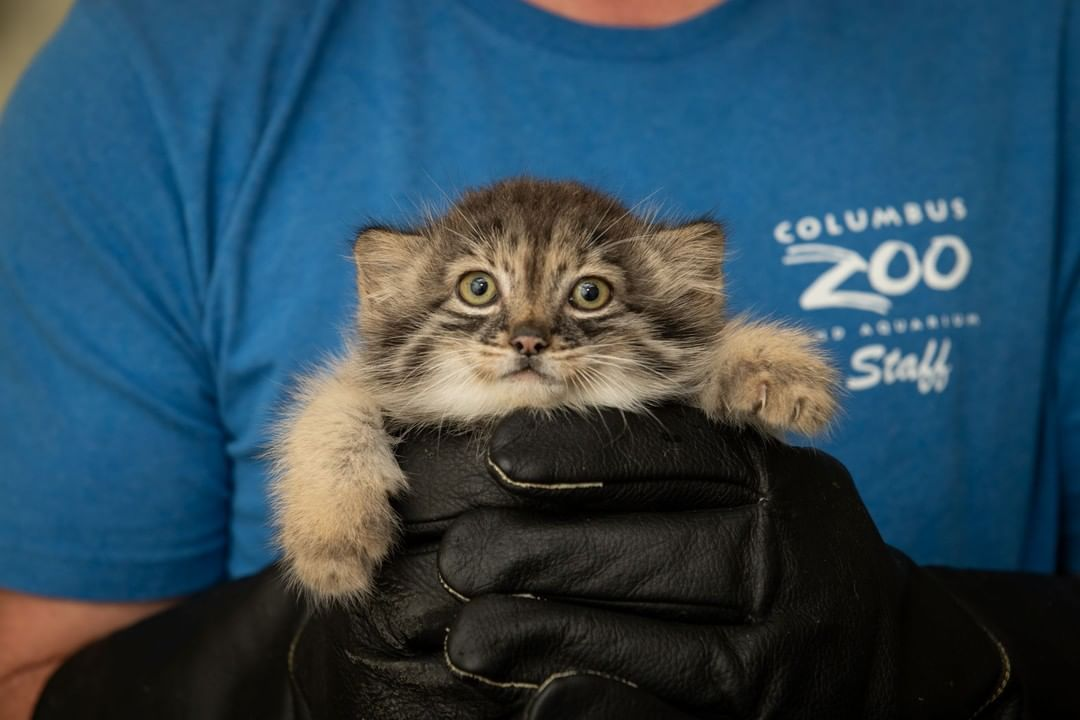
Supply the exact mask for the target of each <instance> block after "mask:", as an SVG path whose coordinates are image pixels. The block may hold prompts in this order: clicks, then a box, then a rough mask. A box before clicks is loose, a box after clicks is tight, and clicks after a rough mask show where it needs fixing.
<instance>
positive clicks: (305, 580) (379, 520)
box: [272, 359, 405, 601]
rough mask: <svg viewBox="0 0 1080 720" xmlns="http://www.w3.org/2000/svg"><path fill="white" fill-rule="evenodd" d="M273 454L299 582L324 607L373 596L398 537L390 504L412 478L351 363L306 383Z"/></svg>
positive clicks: (279, 505)
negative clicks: (380, 570) (379, 571)
mask: <svg viewBox="0 0 1080 720" xmlns="http://www.w3.org/2000/svg"><path fill="white" fill-rule="evenodd" d="M273 455H274V478H273V486H272V498H273V504H274V510H275V516H276V520H277V528H278V542H279V544H280V546H281V548H282V550H283V552H284V559H285V563H286V566H287V568H288V571H289V574H290V575H291V577H292V578H293V579H294V580H295V581H296V582H297V583H298V584H299V585H300V586H301V587H303V588H304V589H305V590H307V591H308V592H309V593H310V594H311V595H312V596H314V597H315V599H316V600H320V601H323V600H334V599H339V600H348V599H355V598H359V597H362V596H364V595H366V594H368V593H369V592H370V591H371V588H372V576H373V575H374V573H375V570H376V569H377V568H378V565H379V563H380V562H381V561H382V560H383V559H384V558H385V557H386V555H387V554H388V553H389V552H390V549H391V548H392V546H393V543H394V540H395V539H396V536H397V529H398V520H397V517H396V515H395V514H394V511H393V509H392V508H391V506H390V498H391V497H392V496H393V495H395V494H396V493H398V492H400V491H401V490H402V489H404V487H405V476H404V474H403V473H402V471H401V468H399V467H398V464H397V461H396V460H395V458H394V454H393V450H392V441H391V439H390V437H389V436H388V435H387V433H386V431H385V429H384V428H383V421H382V413H381V411H380V408H379V407H378V406H377V405H376V404H375V402H374V401H373V399H372V398H371V397H370V395H369V394H368V393H367V392H366V391H365V387H364V383H363V380H362V379H361V377H360V373H358V372H356V370H355V369H354V368H352V367H351V366H350V364H349V360H348V359H346V360H344V361H341V362H340V363H338V364H337V365H336V366H334V367H332V368H330V369H329V370H328V371H326V372H324V373H323V374H320V375H317V376H315V377H312V378H309V379H308V380H307V381H306V382H305V383H304V385H303V386H302V387H301V390H300V393H299V395H298V397H297V402H296V405H295V410H294V411H293V412H292V414H291V415H290V416H289V417H288V418H286V420H285V421H284V422H283V423H282V425H281V426H280V428H279V432H278V434H277V438H276V442H275V447H274V451H273Z"/></svg>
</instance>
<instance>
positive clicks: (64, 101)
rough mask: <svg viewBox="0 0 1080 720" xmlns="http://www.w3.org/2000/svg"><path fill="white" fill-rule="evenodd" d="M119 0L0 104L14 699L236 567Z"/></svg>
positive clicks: (3, 553)
mask: <svg viewBox="0 0 1080 720" xmlns="http://www.w3.org/2000/svg"><path fill="white" fill-rule="evenodd" d="M121 5H122V4H120V3H80V4H79V5H78V6H76V7H75V8H74V9H73V10H72V13H71V15H70V16H69V17H68V19H67V21H66V22H65V24H64V26H63V27H62V28H61V29H60V31H59V33H58V34H57V36H56V37H55V38H54V39H53V40H52V41H51V42H50V43H49V44H48V45H47V47H46V48H45V49H44V50H43V51H42V53H41V54H40V55H39V57H38V58H37V59H36V60H35V62H34V63H33V64H32V66H31V67H30V69H29V70H28V72H27V74H26V75H25V76H24V78H23V80H22V82H21V83H20V86H19V88H18V89H17V90H16V92H15V93H14V95H13V96H12V98H11V100H10V102H9V104H8V105H7V106H6V107H5V109H4V113H3V115H2V117H0V397H2V398H3V402H2V403H0V468H2V470H0V497H2V498H3V501H2V502H0V588H2V589H3V591H2V594H0V638H2V639H0V717H4V718H8V717H16V718H20V717H27V716H28V714H29V712H30V707H31V706H32V704H33V702H34V699H35V697H36V694H37V692H38V691H39V690H40V687H41V685H42V683H43V682H44V681H45V679H46V678H47V676H48V675H49V674H50V672H51V671H52V670H53V669H54V668H55V667H56V666H57V665H58V664H59V663H60V662H61V661H62V660H63V659H64V658H65V657H67V656H69V655H70V654H72V653H73V652H75V651H76V650H77V649H78V648H80V647H82V646H83V645H85V644H87V643H89V642H90V641H92V640H94V639H95V638H97V637H100V636H102V635H105V634H108V633H109V632H112V631H113V630H116V629H117V628H120V627H123V626H126V625H129V624H131V623H133V622H135V621H137V620H139V619H141V618H143V617H144V616H146V615H148V614H150V613H153V612H155V611H157V610H159V609H161V608H163V607H165V606H166V605H167V604H168V601H166V600H162V599H163V598H173V597H179V596H183V595H186V594H188V593H191V592H194V591H196V590H198V589H200V588H203V587H206V586H208V585H210V584H213V583H214V582H218V581H220V580H221V579H222V578H223V576H224V574H225V553H226V549H227V546H228V539H227V534H228V533H227V523H228V499H227V498H228V484H227V480H228V478H227V461H226V457H225V453H224V450H223V432H222V430H221V428H220V427H219V424H218V420H217V413H216V409H215V398H214V393H213V385H212V382H210V380H209V378H208V377H207V376H206V373H207V372H208V366H209V362H208V359H207V357H206V356H205V353H204V352H203V348H202V347H201V344H200V326H199V317H200V308H199V303H198V300H197V298H198V295H197V293H198V289H197V286H196V284H195V281H194V280H193V275H192V262H193V256H192V254H191V252H190V248H189V246H188V242H189V241H190V240H191V236H190V233H188V232H187V231H186V230H185V222H188V221H191V220H192V219H194V216H192V215H190V214H188V215H187V216H186V217H185V213H186V212H187V209H186V208H185V207H184V202H185V200H184V198H183V197H182V196H181V195H180V194H179V193H178V192H177V188H176V186H175V182H176V180H177V177H178V171H177V168H175V167H174V166H173V165H172V164H171V162H170V158H172V157H175V154H174V149H173V148H170V147H169V140H168V138H166V137H164V136H163V134H162V131H161V127H160V125H159V123H158V117H157V115H156V114H155V112H154V110H153V109H152V108H150V107H149V106H148V104H149V102H150V97H149V96H150V94H151V93H148V92H147V87H146V85H145V82H146V81H147V77H146V76H147V75H149V74H150V73H147V72H146V71H147V68H146V67H145V64H144V63H142V62H141V61H140V60H138V59H137V58H136V57H135V56H134V55H133V53H135V52H137V47H138V45H137V42H136V41H135V40H134V39H133V37H132V35H131V34H130V30H131V29H130V27H127V26H126V25H125V23H124V22H122V18H121V17H120V11H121ZM140 73H142V76H140Z"/></svg>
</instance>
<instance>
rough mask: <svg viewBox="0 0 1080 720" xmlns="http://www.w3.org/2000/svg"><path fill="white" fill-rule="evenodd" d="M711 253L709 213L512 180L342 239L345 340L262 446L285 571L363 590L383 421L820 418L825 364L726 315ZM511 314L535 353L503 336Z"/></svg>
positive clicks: (828, 389)
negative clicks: (664, 213)
mask: <svg viewBox="0 0 1080 720" xmlns="http://www.w3.org/2000/svg"><path fill="white" fill-rule="evenodd" d="M723 254H724V235H723V232H722V230H721V228H720V227H719V226H718V225H716V224H715V223H713V222H709V221H700V222H692V223H689V224H683V225H671V224H664V223H658V222H649V221H647V220H646V219H643V218H640V217H637V216H635V215H634V214H633V213H632V212H631V211H630V210H628V209H627V208H626V207H624V206H623V205H622V204H620V203H619V202H618V201H617V200H615V199H613V198H611V197H609V196H607V195H604V194H602V193H599V192H596V191H594V190H591V189H589V188H586V187H584V186H582V185H579V184H577V183H571V182H548V181H538V180H531V179H515V180H508V181H504V182H500V183H498V184H496V185H493V186H490V187H487V188H484V189H480V190H474V191H471V192H468V193H466V194H465V195H464V196H463V197H462V198H461V199H460V200H459V201H458V202H457V203H456V204H455V205H454V206H453V207H452V208H451V209H450V210H449V211H448V212H447V213H446V214H444V215H442V216H441V217H436V218H433V219H431V220H430V221H429V222H427V223H426V224H424V225H422V226H420V227H417V228H414V229H412V230H407V231H400V230H391V229H387V228H371V229H368V230H366V231H364V232H362V233H361V234H360V236H359V237H358V239H357V241H356V247H355V256H356V266H357V276H358V284H359V288H360V310H359V318H358V319H359V329H360V337H361V338H362V342H361V343H359V344H355V345H353V346H352V347H350V349H349V350H348V352H347V353H346V354H345V356H344V357H342V358H341V359H340V360H338V361H337V362H336V363H334V364H333V365H331V366H330V367H327V368H326V369H325V370H324V371H323V372H321V373H319V374H317V375H315V376H313V377H310V378H308V379H307V380H306V381H305V382H304V383H303V385H302V387H301V390H300V392H299V394H298V397H297V399H296V402H295V405H294V407H293V411H292V413H291V414H290V415H289V416H288V417H287V418H286V419H285V421H284V422H283V423H282V425H281V427H280V432H279V434H278V437H277V442H276V444H275V449H274V459H275V463H274V466H275V473H274V482H273V497H274V507H275V510H276V517H277V522H278V526H279V541H280V544H281V547H282V549H283V551H284V556H285V560H286V564H287V566H288V568H289V570H290V572H291V574H292V576H293V578H294V579H295V580H296V581H297V582H298V583H299V584H300V585H301V586H302V587H303V588H305V589H306V590H307V591H309V592H310V593H311V594H312V595H313V596H314V597H315V598H317V599H322V600H325V599H352V598H357V597H362V596H364V595H365V594H366V593H368V592H370V590H371V586H372V575H373V573H374V571H375V569H376V568H377V566H378V564H379V563H380V562H381V561H382V560H383V559H384V558H385V557H386V555H387V553H388V552H389V551H390V549H391V547H392V545H393V542H394V540H395V535H396V527H397V521H396V518H395V516H394V513H393V511H392V509H391V507H390V498H391V497H392V496H393V495H395V494H396V493H398V492H400V491H401V490H402V489H403V488H404V487H405V477H404V475H403V474H402V472H401V470H400V468H399V467H398V465H397V463H396V462H395V460H394V453H393V449H392V440H391V437H390V435H389V434H388V432H387V427H388V426H389V427H390V428H394V427H398V426H407V425H417V424H443V425H447V424H449V425H452V426H459V427H468V426H471V425H475V424H477V423H483V422H486V421H491V420H494V419H497V418H499V417H500V416H503V415H506V414H508V413H510V412H512V411H514V410H517V409H519V408H543V409H553V408H569V409H585V408H593V407H613V408H622V409H626V410H638V409H642V408H644V407H647V406H648V405H650V404H653V403H656V402H659V401H661V400H681V401H684V402H687V403H690V404H694V405H697V406H698V407H700V408H701V409H703V410H704V411H705V412H706V413H707V414H708V415H710V416H711V417H713V418H717V419H720V420H725V421H730V422H733V423H738V424H753V425H756V426H758V427H761V428H762V429H763V430H765V431H768V432H784V431H788V430H794V431H798V432H800V433H803V434H811V433H814V432H817V431H819V430H821V429H822V428H824V427H825V426H826V424H827V423H828V422H829V420H830V418H831V417H832V416H833V413H834V411H835V408H836V405H835V389H836V383H837V374H836V372H835V370H834V369H833V368H832V367H831V366H830V365H829V364H828V363H827V362H826V360H825V358H824V357H823V355H822V353H821V351H820V350H819V349H818V347H817V345H816V344H815V342H814V341H813V339H812V338H811V337H810V336H809V335H808V334H807V333H806V332H804V331H801V330H798V329H795V328H791V327H785V326H781V325H776V324H766V323H759V322H750V321H746V320H741V319H728V318H727V317H726V315H725V305H724V279H723V274H722V271H721V261H722V259H723ZM472 271H485V272H487V273H489V274H490V277H491V278H493V279H494V282H495V285H496V287H497V291H498V297H497V298H496V299H495V300H494V301H493V302H491V303H490V304H489V305H486V306H482V307H476V306H473V305H470V304H468V303H466V302H465V301H464V300H463V299H462V297H461V296H460V294H459V293H460V291H459V282H460V280H461V278H462V277H463V275H465V274H466V273H469V272H472ZM586 277H592V278H601V279H602V280H605V281H606V282H607V283H608V284H609V285H610V287H611V289H612V292H611V299H610V301H609V302H608V304H607V305H605V306H604V307H602V308H601V309H599V310H583V309H579V308H577V307H575V306H573V305H571V304H570V303H569V302H568V298H569V297H570V295H571V292H572V291H573V290H574V288H575V285H576V283H578V282H579V281H580V280H581V279H582V278H586ZM523 327H525V328H528V329H529V331H530V332H531V333H532V334H533V335H536V336H538V337H541V339H542V340H543V342H546V343H547V345H546V347H544V348H543V349H542V351H541V352H539V353H535V354H531V355H525V354H523V353H522V352H521V348H516V347H515V346H514V345H513V340H514V337H513V335H514V334H517V333H520V332H521V328H523ZM523 368H531V369H532V371H531V372H524V373H522V372H519V371H521V370H522V369H523Z"/></svg>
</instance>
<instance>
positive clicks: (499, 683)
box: [443, 628, 638, 692]
mask: <svg viewBox="0 0 1080 720" xmlns="http://www.w3.org/2000/svg"><path fill="white" fill-rule="evenodd" d="M443 660H444V661H445V662H446V667H448V668H449V669H450V672H452V673H453V674H454V675H457V676H458V677H463V678H469V679H470V680H475V681H477V682H480V683H483V684H485V685H491V686H492V687H498V688H519V689H524V690H536V691H538V692H539V691H540V690H543V689H544V688H546V687H547V686H548V685H550V684H551V683H553V682H555V681H556V680H560V679H562V678H567V677H574V676H575V675H594V676H596V677H601V678H605V679H607V680H614V681H615V682H620V683H622V684H623V685H627V686H629V687H632V688H637V687H638V685H637V683H635V682H633V681H631V680H627V679H626V678H624V677H619V676H618V675H612V674H611V673H606V672H601V671H600V670H564V671H562V672H557V673H552V674H551V675H548V676H547V678H546V679H545V680H544V682H542V683H533V682H525V681H515V680H492V679H491V678H489V677H487V676H486V675H480V674H479V673H471V672H469V671H467V670H462V669H461V668H459V667H458V666H457V665H455V664H454V661H453V660H451V659H450V628H447V629H446V635H445V636H444V637H443Z"/></svg>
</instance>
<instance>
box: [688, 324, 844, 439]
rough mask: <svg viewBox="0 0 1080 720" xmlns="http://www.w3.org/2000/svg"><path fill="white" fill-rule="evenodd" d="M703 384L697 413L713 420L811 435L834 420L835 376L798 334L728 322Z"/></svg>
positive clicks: (804, 335)
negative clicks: (703, 413)
mask: <svg viewBox="0 0 1080 720" xmlns="http://www.w3.org/2000/svg"><path fill="white" fill-rule="evenodd" d="M705 378H706V379H705V383H704V385H703V387H702V392H701V395H700V403H701V407H702V409H703V410H705V411H706V412H707V413H708V414H709V415H710V416H712V417H715V418H717V419H721V420H725V421H729V422H735V423H739V424H749V425H754V426H757V427H760V428H762V429H764V430H765V431H767V432H771V433H777V434H783V433H786V432H790V431H794V432H797V433H799V434H802V435H814V434H817V433H820V432H821V431H823V430H825V429H826V428H827V427H828V426H829V423H830V422H831V421H832V419H833V417H834V416H835V415H836V411H837V401H836V397H837V393H838V388H839V373H838V372H837V371H836V369H835V368H833V366H832V365H831V364H830V363H829V362H828V360H827V358H826V356H825V354H824V353H823V352H822V351H821V350H820V348H819V346H818V344H817V343H816V342H815V341H814V339H813V337H812V336H811V335H810V334H809V333H807V332H805V331H803V330H800V329H798V328H791V327H786V326H783V325H775V324H769V323H747V322H740V321H734V322H732V323H731V324H730V325H729V326H728V327H727V328H726V329H725V331H724V334H723V335H722V337H721V343H720V346H719V347H718V349H717V351H716V353H715V355H714V356H713V358H712V364H711V365H710V367H709V368H708V371H707V372H706V374H705Z"/></svg>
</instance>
